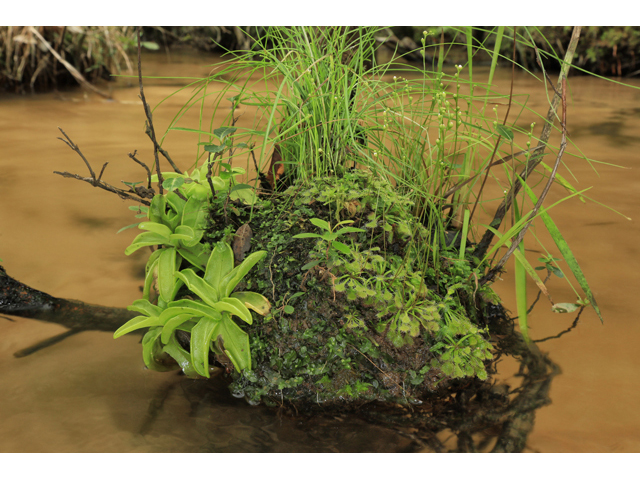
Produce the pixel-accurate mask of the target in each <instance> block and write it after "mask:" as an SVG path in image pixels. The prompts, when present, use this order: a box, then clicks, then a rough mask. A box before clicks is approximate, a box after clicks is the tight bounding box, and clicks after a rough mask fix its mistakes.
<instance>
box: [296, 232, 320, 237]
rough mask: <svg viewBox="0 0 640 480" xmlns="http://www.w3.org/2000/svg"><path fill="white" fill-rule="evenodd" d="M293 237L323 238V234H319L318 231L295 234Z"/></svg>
mask: <svg viewBox="0 0 640 480" xmlns="http://www.w3.org/2000/svg"><path fill="white" fill-rule="evenodd" d="M293 238H322V235H318V234H317V233H299V234H297V235H294V236H293Z"/></svg>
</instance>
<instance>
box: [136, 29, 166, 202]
mask: <svg viewBox="0 0 640 480" xmlns="http://www.w3.org/2000/svg"><path fill="white" fill-rule="evenodd" d="M141 34H142V29H141V28H140V27H138V33H137V37H138V83H139V84H140V100H142V107H143V108H144V114H145V115H146V117H147V123H146V127H147V128H146V134H147V135H148V136H149V138H150V139H151V141H152V142H153V156H154V158H155V161H156V163H155V165H156V171H157V173H158V190H159V191H160V195H162V194H163V192H164V190H163V189H162V183H163V181H164V179H163V178H162V172H161V171H160V161H159V160H158V142H157V141H156V132H155V130H154V129H153V121H152V120H151V109H150V108H149V104H148V103H147V100H146V99H145V97H144V88H142V61H141V55H140V51H141V48H142V47H141V46H140V35H141Z"/></svg>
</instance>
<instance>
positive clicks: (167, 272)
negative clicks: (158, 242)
mask: <svg viewBox="0 0 640 480" xmlns="http://www.w3.org/2000/svg"><path fill="white" fill-rule="evenodd" d="M181 261H182V259H181V258H180V257H179V256H176V249H175V248H163V249H162V253H161V254H160V256H159V257H158V280H157V281H158V292H159V293H160V298H161V299H162V300H163V301H164V302H167V303H169V302H170V301H171V300H173V298H172V295H173V294H175V293H174V287H175V283H176V278H175V273H176V271H177V270H178V268H179V267H180V262H181Z"/></svg>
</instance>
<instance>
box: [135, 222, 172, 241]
mask: <svg viewBox="0 0 640 480" xmlns="http://www.w3.org/2000/svg"><path fill="white" fill-rule="evenodd" d="M138 228H139V229H140V230H148V231H150V232H154V233H157V234H158V235H162V236H163V237H165V238H169V235H171V229H170V228H169V227H167V226H166V225H163V224H162V223H157V222H142V223H140V224H139V225H138Z"/></svg>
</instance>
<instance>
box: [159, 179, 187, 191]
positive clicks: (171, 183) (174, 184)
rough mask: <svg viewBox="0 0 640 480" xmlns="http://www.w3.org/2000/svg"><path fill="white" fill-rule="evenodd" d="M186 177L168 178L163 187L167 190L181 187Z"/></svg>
mask: <svg viewBox="0 0 640 480" xmlns="http://www.w3.org/2000/svg"><path fill="white" fill-rule="evenodd" d="M185 180H186V179H185V178H184V177H175V178H167V179H166V180H165V181H164V182H162V187H163V188H165V189H166V190H169V191H173V190H176V189H178V188H180V187H181V186H182V185H183V184H184V181H185Z"/></svg>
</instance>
